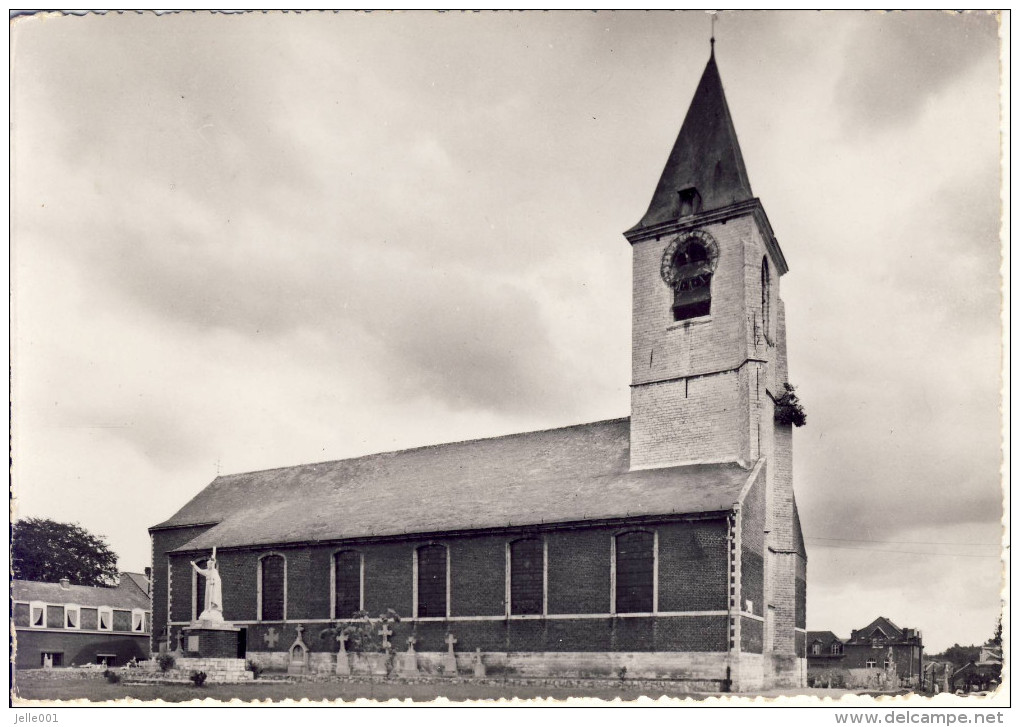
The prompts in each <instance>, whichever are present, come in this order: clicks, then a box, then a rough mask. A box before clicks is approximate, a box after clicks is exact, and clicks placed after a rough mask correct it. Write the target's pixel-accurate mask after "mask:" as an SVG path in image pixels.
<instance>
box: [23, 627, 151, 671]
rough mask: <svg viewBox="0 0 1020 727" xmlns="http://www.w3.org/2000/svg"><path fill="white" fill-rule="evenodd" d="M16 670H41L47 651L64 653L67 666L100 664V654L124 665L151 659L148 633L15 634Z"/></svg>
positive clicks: (24, 631)
mask: <svg viewBox="0 0 1020 727" xmlns="http://www.w3.org/2000/svg"><path fill="white" fill-rule="evenodd" d="M15 639H16V647H15V654H14V666H15V668H16V669H38V668H40V667H41V666H42V654H43V652H51V653H52V652H60V653H63V655H64V656H63V666H72V665H78V664H95V663H97V655H98V654H114V655H115V662H114V663H115V664H119V665H121V666H123V665H124V664H126V663H127V662H129V661H130V660H131V659H132V658H134V659H139V660H141V659H147V658H148V656H149V635H148V634H138V635H134V634H108V633H81V632H73V631H63V632H56V631H34V630H30V629H18V630H17V631H16V633H15Z"/></svg>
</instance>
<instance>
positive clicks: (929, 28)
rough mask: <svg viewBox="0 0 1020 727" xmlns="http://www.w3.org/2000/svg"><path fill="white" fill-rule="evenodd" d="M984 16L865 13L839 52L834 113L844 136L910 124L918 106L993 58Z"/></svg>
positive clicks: (991, 18) (990, 18) (992, 34)
mask: <svg viewBox="0 0 1020 727" xmlns="http://www.w3.org/2000/svg"><path fill="white" fill-rule="evenodd" d="M997 31H998V28H997V22H996V16H995V15H994V14H992V13H984V12H976V11H975V12H967V13H963V14H958V13H954V12H944V11H925V12H918V11H910V12H896V13H889V14H887V13H878V12H872V13H867V14H863V15H860V16H858V28H857V30H856V32H853V33H851V35H850V36H849V38H848V40H847V42H846V46H845V48H844V51H843V53H844V58H845V63H844V66H843V70H842V73H841V75H840V76H839V79H838V81H837V83H836V88H837V92H836V104H837V110H838V112H839V113H840V114H842V115H843V116H844V119H843V123H844V129H845V131H846V132H847V133H850V134H852V135H866V134H868V133H873V132H879V131H885V130H888V129H890V128H892V127H895V126H905V125H909V124H910V123H912V122H913V121H914V120H915V119H916V118H917V116H918V115H919V114H920V113H921V112H922V111H923V109H924V107H925V104H926V103H928V102H930V101H931V99H932V98H933V97H934V96H936V95H937V94H939V93H940V92H941V91H942V89H944V88H945V87H946V86H948V85H949V84H951V83H953V82H954V81H956V80H957V79H959V78H960V77H961V76H963V75H964V74H965V73H966V72H967V71H968V70H969V69H970V68H971V67H972V66H974V65H976V64H979V63H983V62H984V61H987V60H990V59H995V58H996V57H997V51H998V44H997Z"/></svg>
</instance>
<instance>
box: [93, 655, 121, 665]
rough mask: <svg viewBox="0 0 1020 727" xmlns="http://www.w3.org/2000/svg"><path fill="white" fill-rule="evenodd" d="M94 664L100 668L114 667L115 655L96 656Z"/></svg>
mask: <svg viewBox="0 0 1020 727" xmlns="http://www.w3.org/2000/svg"><path fill="white" fill-rule="evenodd" d="M96 663H97V664H99V665H100V666H114V665H115V664H116V663H117V655H116V654H96Z"/></svg>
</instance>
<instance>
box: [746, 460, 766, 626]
mask: <svg viewBox="0 0 1020 727" xmlns="http://www.w3.org/2000/svg"><path fill="white" fill-rule="evenodd" d="M767 466H768V465H767V464H766V465H765V466H763V467H762V469H761V470H760V471H759V472H758V477H757V478H756V479H755V482H754V484H752V485H751V488H750V489H749V490H748V491H747V495H745V497H744V501H743V502H742V503H741V507H740V545H741V552H740V595H741V601H740V607H741V609H745V608H746V602H747V601H748V600H751V601H752V602H753V603H752V606H753V608H752V611H751V612H752V613H754V614H755V615H757V616H764V615H765V482H766V478H767Z"/></svg>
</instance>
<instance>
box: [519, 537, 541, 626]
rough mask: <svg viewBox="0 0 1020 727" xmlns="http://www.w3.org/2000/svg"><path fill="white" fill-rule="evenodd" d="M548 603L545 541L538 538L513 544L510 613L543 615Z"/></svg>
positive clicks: (524, 539) (526, 539)
mask: <svg viewBox="0 0 1020 727" xmlns="http://www.w3.org/2000/svg"><path fill="white" fill-rule="evenodd" d="M544 602H545V544H544V543H543V542H542V541H541V540H539V539H538V538H523V539H521V540H515V541H513V542H512V543H510V613H511V614H512V615H515V616H540V615H541V614H542V613H544Z"/></svg>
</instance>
